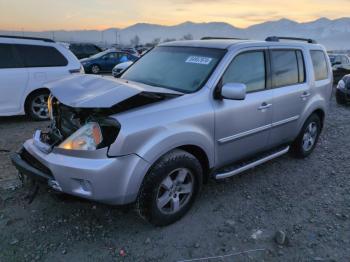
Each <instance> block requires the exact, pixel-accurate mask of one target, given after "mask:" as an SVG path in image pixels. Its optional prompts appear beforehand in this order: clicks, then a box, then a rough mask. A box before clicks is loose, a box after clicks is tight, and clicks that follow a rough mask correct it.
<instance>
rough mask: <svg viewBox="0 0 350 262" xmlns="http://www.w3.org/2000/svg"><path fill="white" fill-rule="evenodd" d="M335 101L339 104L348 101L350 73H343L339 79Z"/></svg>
mask: <svg viewBox="0 0 350 262" xmlns="http://www.w3.org/2000/svg"><path fill="white" fill-rule="evenodd" d="M336 99H337V103H338V104H340V105H343V104H347V103H349V102H350V75H345V76H343V78H342V79H341V80H340V81H339V83H338V85H337V91H336Z"/></svg>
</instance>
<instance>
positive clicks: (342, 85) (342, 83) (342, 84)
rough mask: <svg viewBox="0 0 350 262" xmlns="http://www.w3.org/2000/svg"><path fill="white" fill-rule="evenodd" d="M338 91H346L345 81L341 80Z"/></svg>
mask: <svg viewBox="0 0 350 262" xmlns="http://www.w3.org/2000/svg"><path fill="white" fill-rule="evenodd" d="M337 88H338V89H344V88H345V82H344V80H340V81H339V83H338V86H337Z"/></svg>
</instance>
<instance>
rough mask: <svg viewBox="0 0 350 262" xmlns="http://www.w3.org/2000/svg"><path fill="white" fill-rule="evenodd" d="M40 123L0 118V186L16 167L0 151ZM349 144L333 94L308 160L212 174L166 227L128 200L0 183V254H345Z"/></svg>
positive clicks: (345, 118) (40, 257) (349, 249)
mask: <svg viewBox="0 0 350 262" xmlns="http://www.w3.org/2000/svg"><path fill="white" fill-rule="evenodd" d="M45 125H47V123H40V124H38V123H32V122H29V121H27V120H26V119H25V118H22V117H19V118H18V117H16V118H5V119H0V150H2V151H1V152H0V183H1V184H2V185H4V184H5V179H6V181H7V183H6V184H7V185H11V184H13V180H12V181H11V178H13V177H14V175H15V174H16V172H15V170H14V168H13V167H12V166H11V164H10V162H9V160H8V156H9V153H8V152H7V151H6V150H10V151H13V150H15V149H16V148H17V147H18V146H19V145H20V144H21V142H22V141H23V140H25V139H26V138H28V137H30V136H31V134H32V132H33V130H34V129H36V128H38V127H40V126H41V127H42V126H45ZM349 145H350V107H339V106H337V105H336V104H335V102H334V101H332V104H331V110H330V115H329V117H328V120H327V124H326V127H325V130H324V132H323V134H322V137H321V140H320V142H319V145H318V147H317V148H316V150H315V152H314V154H313V155H311V156H310V157H309V158H308V159H305V160H296V159H293V158H291V157H290V156H284V157H282V158H279V159H277V160H275V161H272V162H270V163H267V164H265V165H263V166H260V167H258V168H256V169H254V170H251V171H249V172H246V173H245V174H244V175H241V176H238V177H234V178H232V179H227V180H225V181H223V182H215V181H211V182H209V184H208V185H207V186H205V187H204V190H203V192H202V194H201V196H200V198H199V199H198V201H197V202H196V204H195V205H194V207H193V209H192V210H191V211H190V213H189V214H188V215H187V216H186V217H185V218H184V219H182V220H181V221H179V222H178V223H176V224H174V225H171V226H169V227H166V228H154V227H152V226H150V225H148V224H147V223H145V222H144V221H142V220H141V219H139V218H138V217H137V215H136V214H135V212H134V211H133V209H132V208H120V207H109V206H105V205H101V204H96V203H91V202H87V201H83V200H80V199H76V198H72V197H68V196H65V197H60V196H57V195H55V194H52V193H48V192H47V190H46V189H42V190H41V191H40V193H39V195H38V197H37V198H36V199H35V200H34V202H33V203H32V204H31V205H28V204H27V202H26V200H25V199H24V195H25V193H26V190H27V188H26V187H24V188H20V189H17V190H2V191H1V198H0V232H1V234H0V261H4V262H5V261H6V262H7V261H183V260H185V259H193V258H201V257H212V256H222V255H228V256H226V257H223V258H221V260H220V259H218V260H220V261H350V231H349V230H350V178H349V174H350V164H349ZM278 231H282V232H281V233H280V234H278V233H277V235H278V237H277V240H278V241H276V232H278ZM284 234H285V235H284ZM284 236H286V239H284ZM277 242H279V243H280V244H277ZM245 251H247V252H245ZM241 252H245V253H241ZM218 260H215V259H213V260H210V261H218ZM203 261H208V260H203Z"/></svg>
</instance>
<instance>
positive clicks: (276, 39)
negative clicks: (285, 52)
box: [265, 36, 317, 44]
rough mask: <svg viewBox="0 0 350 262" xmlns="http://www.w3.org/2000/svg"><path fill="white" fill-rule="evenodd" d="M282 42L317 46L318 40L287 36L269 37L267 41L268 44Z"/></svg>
mask: <svg viewBox="0 0 350 262" xmlns="http://www.w3.org/2000/svg"><path fill="white" fill-rule="evenodd" d="M280 40H293V41H304V42H307V43H309V44H317V42H316V40H313V39H311V38H300V37H286V36H269V37H267V38H266V39H265V41H267V42H279V41H280Z"/></svg>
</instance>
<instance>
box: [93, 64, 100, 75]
mask: <svg viewBox="0 0 350 262" xmlns="http://www.w3.org/2000/svg"><path fill="white" fill-rule="evenodd" d="M100 72H101V68H100V67H99V66H98V65H92V66H91V73H93V74H95V75H97V74H99V73H100Z"/></svg>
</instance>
